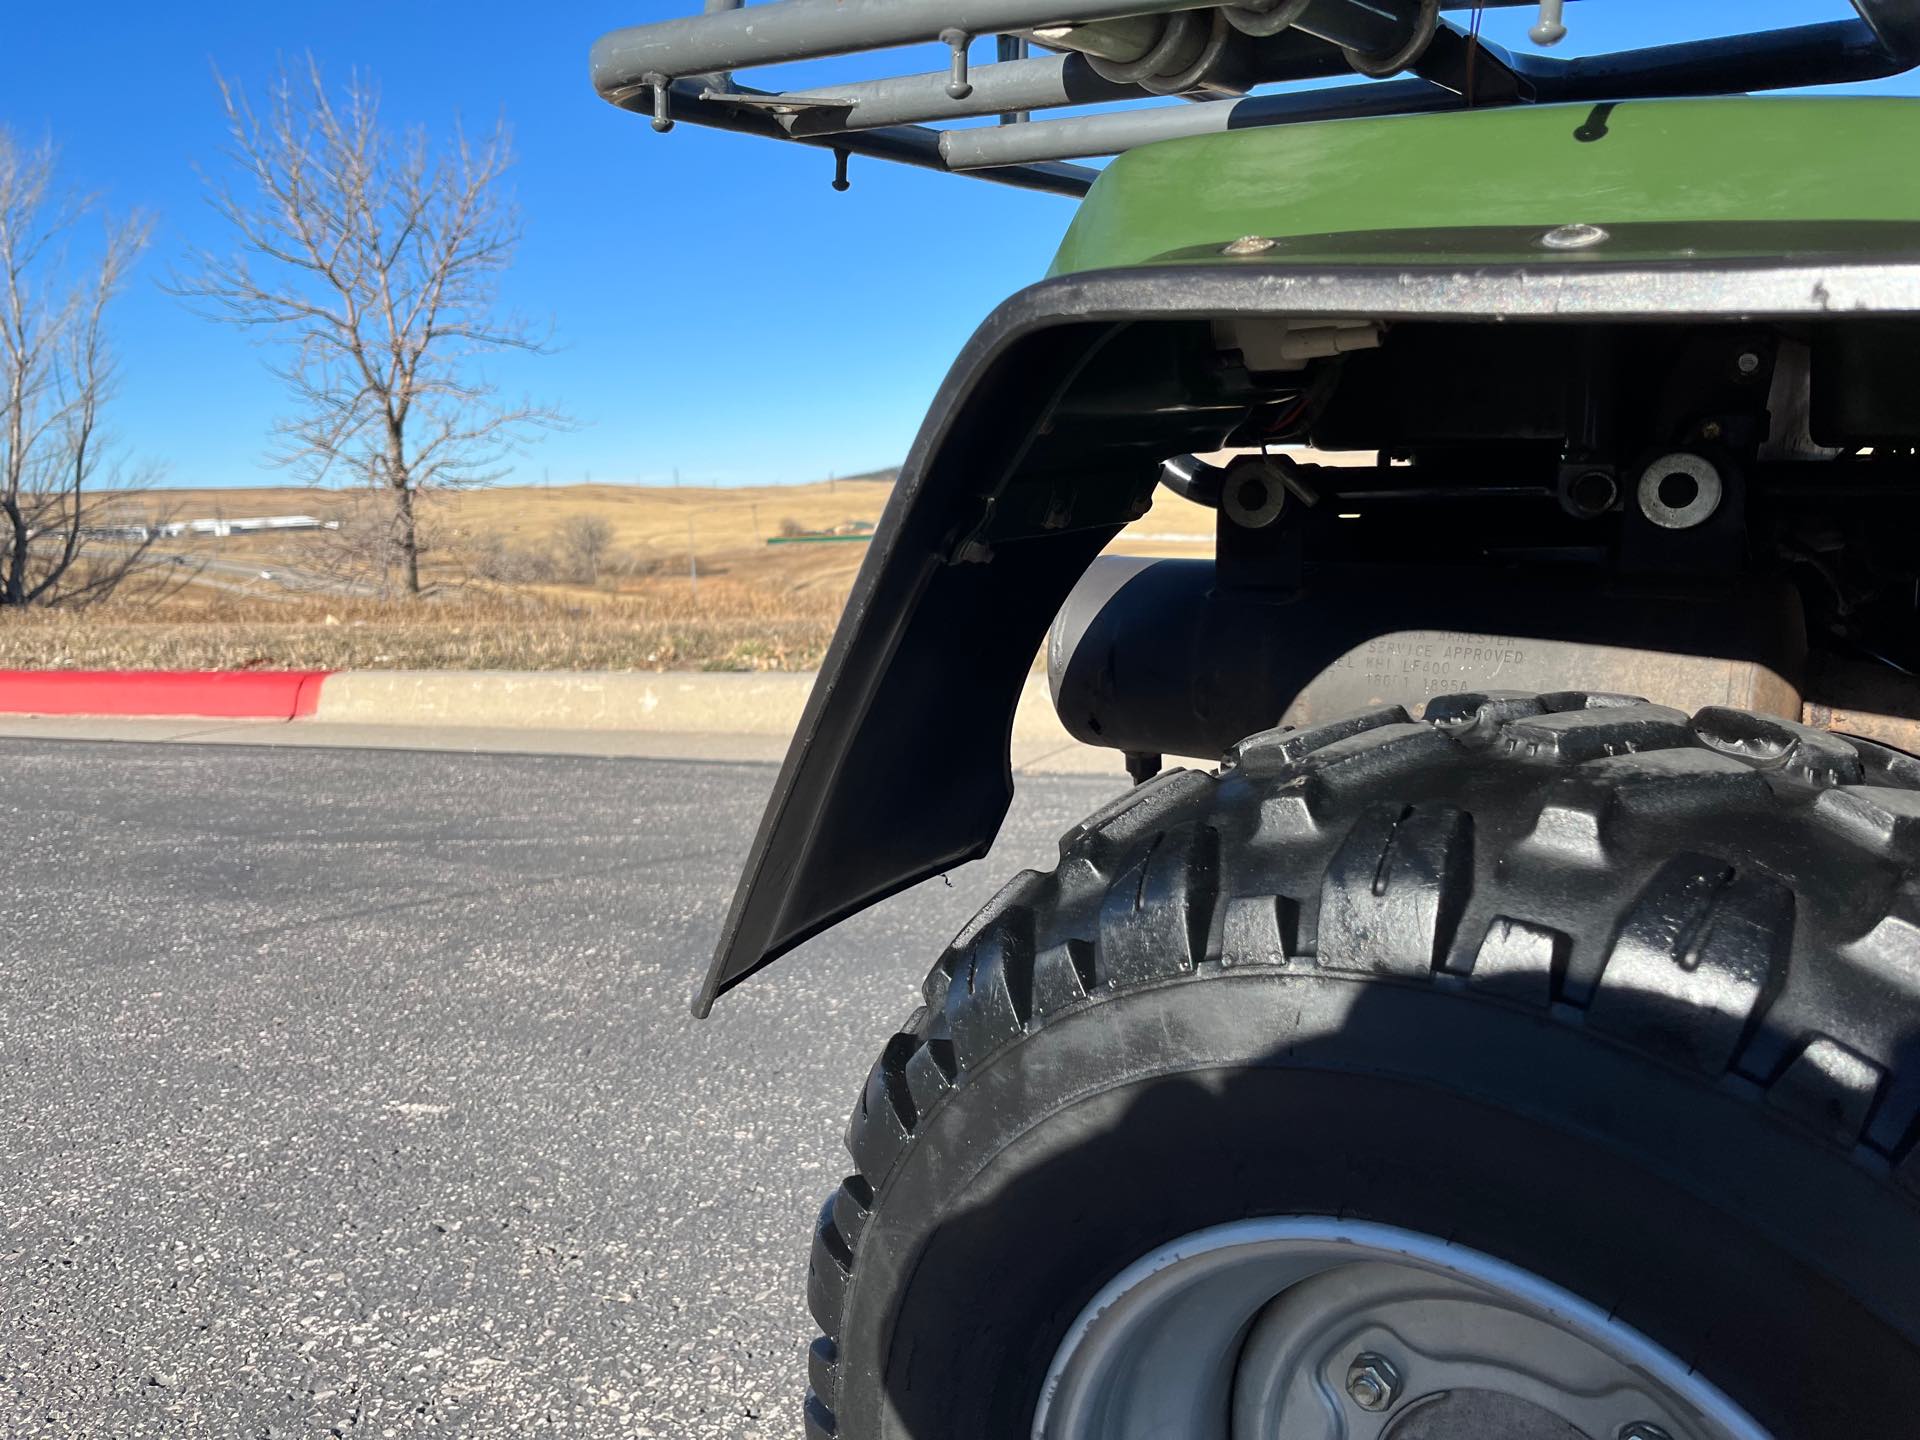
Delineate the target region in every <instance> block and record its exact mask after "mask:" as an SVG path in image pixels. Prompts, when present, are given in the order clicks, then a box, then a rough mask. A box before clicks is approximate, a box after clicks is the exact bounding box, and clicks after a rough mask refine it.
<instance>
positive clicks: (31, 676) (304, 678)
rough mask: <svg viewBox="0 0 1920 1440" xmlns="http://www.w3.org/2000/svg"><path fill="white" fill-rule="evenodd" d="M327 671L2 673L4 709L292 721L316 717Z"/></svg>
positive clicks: (20, 712) (12, 712)
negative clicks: (315, 713)
mask: <svg viewBox="0 0 1920 1440" xmlns="http://www.w3.org/2000/svg"><path fill="white" fill-rule="evenodd" d="M332 673H333V672H332V671H330V670H0V714H5V715H153V716H165V715H191V716H195V717H198V718H202V719H208V720H294V719H298V718H299V717H301V716H303V715H311V714H313V711H314V707H315V706H316V705H318V704H319V703H320V685H321V682H322V681H324V680H325V679H326V678H327V676H328V675H330V674H332Z"/></svg>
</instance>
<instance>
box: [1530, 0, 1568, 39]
mask: <svg viewBox="0 0 1920 1440" xmlns="http://www.w3.org/2000/svg"><path fill="white" fill-rule="evenodd" d="M1564 3H1565V0H1540V23H1539V24H1537V25H1535V26H1534V27H1533V28H1532V29H1531V30H1529V31H1527V38H1528V39H1529V40H1531V41H1533V43H1534V44H1536V45H1558V44H1559V43H1560V42H1561V41H1562V40H1564V39H1566V38H1567V25H1566V21H1564V20H1563V19H1561V18H1560V16H1561V6H1562V5H1563V4H1564Z"/></svg>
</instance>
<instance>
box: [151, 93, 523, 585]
mask: <svg viewBox="0 0 1920 1440" xmlns="http://www.w3.org/2000/svg"><path fill="white" fill-rule="evenodd" d="M217 78H218V81H219V87H220V98H221V103H222V105H223V106H224V107H225V110H226V117H227V129H228V133H229V135H230V137H231V143H230V145H229V147H228V150H227V158H228V159H229V160H230V161H231V162H232V165H233V167H234V169H235V171H236V172H237V177H236V178H235V179H233V180H231V181H210V182H209V187H208V188H209V195H210V198H211V201H212V204H213V206H214V208H215V210H217V211H218V212H219V213H220V214H221V215H222V216H223V217H225V219H226V220H227V222H228V223H229V224H230V225H231V226H232V228H233V231H234V234H235V237H236V240H237V242H238V243H237V248H236V249H235V250H234V251H233V252H232V253H231V254H228V255H224V256H222V255H215V254H212V253H209V252H205V251H200V252H196V253H195V255H194V257H193V261H194V273H193V275H192V276H191V277H189V278H186V279H176V281H175V283H174V286H173V288H174V290H175V291H176V293H179V294H182V295H185V296H187V297H189V298H191V299H193V300H195V301H197V302H198V303H199V305H200V307H201V308H202V310H203V312H204V313H206V314H208V315H210V316H212V317H213V318H215V319H218V320H223V321H227V322H230V323H232V324H236V325H240V326H244V327H248V328H250V329H254V330H258V331H261V332H263V333H265V334H267V335H268V336H270V337H271V338H273V339H275V340H278V341H280V342H282V343H283V344H284V346H285V349H286V353H287V358H286V360H285V362H284V363H282V364H277V365H276V366H275V367H274V373H275V374H276V375H277V376H278V377H279V378H280V379H281V380H282V381H284V382H285V384H286V386H287V389H288V391H289V393H290V394H291V395H292V397H293V401H294V406H295V413H294V414H293V415H292V416H291V417H290V418H288V419H286V420H283V421H282V422H281V423H280V426H279V430H280V434H281V437H282V439H283V442H284V447H283V450H282V452H281V453H280V455H279V456H278V458H279V459H280V460H281V461H282V462H283V463H287V464H291V465H294V466H296V467H297V468H300V469H302V470H304V471H305V472H306V474H307V476H308V478H309V479H313V480H316V481H317V480H322V479H325V478H327V477H329V476H331V475H335V474H345V475H347V476H349V477H351V478H352V479H353V480H355V481H358V482H359V483H361V484H363V485H366V486H368V487H370V488H371V489H372V490H374V491H375V492H376V493H378V494H380V495H382V496H384V497H385V500H386V502H387V504H388V506H389V507H390V515H391V521H390V523H389V524H387V525H384V526H380V525H375V526H369V527H365V528H366V529H367V531H368V533H370V534H372V535H375V536H377V537H378V539H377V540H376V541H375V542H374V543H376V544H377V545H379V546H380V547H382V548H381V554H380V563H381V564H382V566H383V567H384V568H386V569H388V570H390V571H391V572H393V573H395V574H396V575H397V576H398V584H399V587H400V588H402V589H404V590H405V591H407V592H408V593H410V594H415V595H417V594H419V593H420V556H421V552H422V548H423V547H422V543H421V533H422V532H421V526H420V522H419V505H420V502H421V500H422V498H423V497H425V496H427V495H429V494H431V493H432V492H433V491H434V490H435V489H439V488H443V487H451V486H460V485H475V484H483V483H485V482H487V481H489V480H493V479H496V478H498V476H499V474H500V473H501V472H500V466H501V463H502V462H503V461H504V460H505V458H506V457H507V456H508V455H509V454H511V453H512V451H513V450H514V449H515V448H516V447H517V445H518V444H519V443H520V442H521V441H523V440H524V439H525V438H526V437H527V435H528V433H529V431H530V430H532V429H534V428H537V427H540V426H550V425H555V424H559V423H561V419H560V417H559V416H558V415H557V414H555V413H554V412H553V411H550V410H546V409H542V408H540V407H537V406H533V405H529V404H511V403H506V402H504V401H503V400H502V399H501V397H500V395H499V391H498V389H497V387H496V386H495V385H494V384H492V383H491V382H490V381H489V380H488V379H487V378H486V377H485V375H484V374H483V373H482V372H481V370H480V368H479V363H478V362H479V361H480V360H481V359H482V357H485V356H487V355H492V354H498V353H499V352H502V351H514V350H517V351H535V352H537V351H539V350H541V349H543V348H544V346H543V342H542V337H541V336H539V335H537V334H536V333H534V332H533V331H532V330H531V329H530V328H529V327H528V326H526V325H525V324H524V323H523V322H521V321H519V320H516V319H513V318H511V317H508V316H504V315H501V314H499V313H498V312H497V306H498V298H499V284H500V278H501V276H502V274H503V273H504V272H505V271H506V269H507V266H508V265H509V263H510V262H511V260H512V258H513V251H514V247H515V245H516V244H517V243H518V241H519V238H520V226H519V219H518V216H517V213H516V212H515V210H514V208H513V206H512V204H511V202H510V200H509V199H508V198H507V197H506V195H505V192H504V188H503V186H502V184H501V181H502V177H503V176H504V175H505V173H506V171H507V169H508V167H509V165H510V164H511V163H512V152H511V148H510V145H509V143H508V136H507V133H506V131H505V129H504V127H498V126H497V127H496V128H495V129H494V131H493V133H492V134H491V135H490V136H488V137H487V138H486V139H485V140H484V141H482V142H479V143H474V142H472V141H470V140H469V139H468V138H467V137H466V135H465V134H464V133H462V132H461V131H460V130H458V129H457V128H456V129H455V131H454V134H453V137H452V139H451V141H450V142H449V143H447V144H445V145H440V146H436V145H434V144H431V143H430V142H429V140H428V138H427V136H426V135H425V133H424V132H422V131H417V130H416V131H413V132H410V133H408V134H407V135H405V136H404V137H402V138H400V139H399V140H396V139H395V138H394V137H393V136H392V135H390V134H389V133H388V132H387V131H386V130H384V129H383V128H382V127H381V124H380V103H379V95H378V93H377V92H376V90H375V89H374V88H373V87H372V86H371V85H370V84H368V83H367V82H366V81H365V80H363V79H361V78H360V77H358V76H355V77H353V78H350V79H349V81H348V82H347V85H346V86H345V88H344V89H343V90H342V91H341V92H340V94H339V95H338V97H335V96H334V95H332V94H330V93H329V91H328V89H327V87H326V85H325V83H324V82H323V79H322V77H321V74H320V71H319V68H318V66H317V65H316V64H315V63H314V61H313V59H312V57H311V56H309V57H308V58H307V61H306V64H305V66H304V67H303V68H302V69H301V70H300V71H299V72H298V74H293V73H288V72H284V71H283V72H282V74H281V76H280V78H279V80H278V81H277V82H276V83H275V85H274V87H273V90H272V93H271V95H270V97H269V103H268V105H267V107H266V109H265V111H264V113H256V112H255V111H254V109H253V107H252V106H251V104H250V103H249V102H248V100H247V97H246V95H245V94H244V93H243V92H242V91H241V90H240V88H239V87H238V86H237V85H234V84H231V83H229V82H228V81H227V80H226V79H225V78H223V77H217Z"/></svg>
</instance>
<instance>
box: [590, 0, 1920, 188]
mask: <svg viewBox="0 0 1920 1440" xmlns="http://www.w3.org/2000/svg"><path fill="white" fill-rule="evenodd" d="M1531 3H1535V0H1484V3H1483V4H1479V5H1471V4H1452V3H1445V0H1241V3H1235V4H1220V5H1204V4H1203V5H1196V4H1195V3H1194V0H769V3H762V4H755V5H746V4H743V3H741V0H707V8H706V12H705V13H704V14H701V15H692V16H687V17H684V18H681V19H675V20H663V21H659V22H657V23H654V24H649V25H635V26H631V27H629V28H627V29H624V30H616V31H614V32H612V33H611V34H608V35H605V36H603V37H602V38H601V39H600V40H599V41H598V43H596V44H595V45H594V47H593V57H592V71H593V83H594V87H595V88H596V89H597V90H598V91H599V93H600V95H601V96H602V97H603V98H604V99H606V100H608V101H610V102H611V103H613V104H614V105H617V106H619V107H621V108H622V109H625V110H634V111H638V112H641V113H643V114H647V115H650V116H651V117H652V119H653V126H654V128H655V129H656V130H663V131H664V130H669V129H671V128H672V127H673V125H674V123H675V122H676V121H680V120H685V121H688V122H690V123H692V124H696V125H708V126H713V127H716V128H718V129H722V130H737V131H743V132H745V133H748V134H753V135H764V136H768V137H770V138H773V139H776V140H788V141H793V142H796V143H798V144H802V145H813V146H817V147H820V148H823V149H827V150H830V151H832V152H833V153H834V155H835V157H836V170H835V177H834V185H835V188H836V189H845V188H846V186H847V158H848V157H849V156H850V155H862V156H871V157H873V158H876V159H881V160H893V161H898V162H901V163H904V164H908V165H918V166H923V167H925V168H928V169H933V170H946V171H951V172H954V173H958V174H966V175H974V176H977V177H979V178H981V179H986V180H995V181H999V182H1001V183H1003V184H1008V185H1017V186H1022V187H1025V188H1029V189H1035V190H1047V191H1055V192H1058V193H1061V194H1066V195H1082V194H1085V193H1086V190H1087V188H1088V187H1089V186H1090V185H1091V184H1092V183H1093V180H1094V178H1095V177H1096V176H1097V175H1098V173H1099V172H1098V171H1097V170H1096V169H1094V168H1092V167H1089V166H1086V165H1077V164H1073V163H1070V162H1072V161H1075V160H1082V159H1089V158H1093V157H1099V156H1109V155H1116V154H1119V153H1120V152H1122V151H1125V150H1130V149H1132V148H1134V147H1135V146H1138V145H1145V144H1149V143H1151V142H1153V141H1157V140H1167V139H1173V138H1176V137H1179V136H1185V135H1199V134H1208V133H1212V132H1216V131H1225V130H1238V129H1245V128H1248V127H1253V126H1262V125H1284V124H1290V123H1294V122H1297V121H1303V120H1329V119H1339V118H1345V117H1351V116H1361V115H1399V114H1415V113H1423V112H1431V111H1443V110H1459V109H1466V108H1470V107H1484V106H1496V105H1529V104H1549V103H1566V102H1590V103H1596V104H1597V103H1604V102H1607V101H1617V100H1634V99H1644V98H1649V97H1656V96H1680V95H1720V94H1732V93H1743V92H1751V91H1756V90H1775V89H1782V88H1787V87H1795V86H1805V85H1828V84H1839V83H1844V82H1857V81H1863V80H1873V79H1879V78H1881V77H1884V76H1888V75H1894V74H1898V73H1900V72H1902V71H1904V70H1907V69H1910V68H1912V67H1913V66H1914V65H1916V64H1920V0H1855V9H1856V10H1857V11H1858V18H1857V19H1850V20H1835V21H1828V22H1823V23H1819V24H1811V25H1801V26H1796V27H1792V28H1787V29H1776V30H1768V31H1761V32H1758V33H1753V34H1744V35H1728V36H1720V37H1716V38H1713V39H1708V40H1700V41H1694V42H1689V43H1686V44H1679V45H1664V46H1658V47H1655V48H1650V49H1641V50H1624V51H1618V52H1615V53H1611V54H1605V55H1591V56H1584V57H1581V58H1577V59H1560V58H1557V57H1550V56H1545V55H1540V54H1534V53H1520V52H1514V51H1509V50H1507V49H1505V48H1503V47H1501V46H1498V45H1493V44H1490V43H1488V42H1487V41H1486V40H1484V39H1482V38H1480V36H1479V33H1478V32H1479V26H1478V24H1477V23H1476V22H1477V19H1478V17H1477V15H1475V14H1473V13H1472V12H1475V11H1479V10H1482V9H1486V8H1493V7H1496V6H1514V5H1520V4H1531ZM1538 3H1539V9H1540V17H1539V20H1538V22H1537V23H1536V24H1535V25H1534V26H1533V28H1532V30H1531V31H1530V32H1529V33H1530V35H1531V37H1532V39H1533V40H1534V42H1535V43H1536V44H1540V45H1552V44H1554V43H1555V42H1557V41H1558V40H1559V39H1560V38H1561V37H1562V36H1563V35H1564V34H1565V33H1566V21H1567V19H1568V18H1569V17H1568V14H1567V12H1566V11H1564V10H1563V8H1562V0H1538ZM1585 3H1586V4H1595V3H1605V0H1585ZM1449 11H1450V12H1453V16H1454V17H1456V18H1449V16H1448V15H1447V14H1446V13H1444V12H1449ZM1574 23H1578V20H1577V17H1576V18H1575V22H1574ZM986 36H992V37H994V38H995V48H994V53H995V56H996V58H995V59H994V60H992V61H990V62H988V63H986V64H976V63H974V55H973V50H974V42H975V41H976V40H977V39H981V38H982V37H986ZM925 43H933V44H939V45H943V46H945V47H946V48H947V50H948V52H949V56H950V61H949V64H948V65H947V67H946V68H945V69H942V70H939V71H936V72H933V73H930V74H919V75H897V76H890V77H887V78H884V79H877V80H856V81H849V82H848V83H845V84H837V85H826V86H819V87H808V88H805V89H800V90H790V91H775V90H761V89H754V88H752V87H750V86H747V85H743V84H741V83H739V82H738V81H737V80H736V79H735V78H734V76H735V72H737V71H740V70H747V69H751V68H754V67H758V66H766V65H780V64H786V63H790V62H794V61H806V60H821V59H827V58H831V57H838V56H846V55H853V54H857V53H861V52H865V51H872V50H885V49H891V48H893V47H897V46H906V45H916V44H925ZM1353 74H1357V75H1359V76H1362V77H1365V78H1364V79H1363V81H1362V82H1361V83H1357V84H1350V85H1334V86H1329V87H1320V88H1311V89H1301V88H1295V89H1293V90H1267V91H1265V92H1264V93H1258V94H1256V93H1254V92H1255V91H1256V90H1259V89H1260V88H1261V87H1266V86H1275V85H1285V84H1286V83H1288V82H1299V81H1314V80H1325V79H1326V78H1328V77H1334V76H1340V75H1353ZM1396 76H1397V77H1401V78H1389V77H1396ZM1154 100H1159V101H1161V102H1163V103H1159V104H1145V105H1127V104H1125V103H1124V102H1134V101H1154ZM1189 101H1190V102H1202V103H1191V104H1189V103H1182V102H1189ZM1117 102H1118V103H1119V104H1120V108H1113V107H1114V106H1115V105H1116V103H1117ZM1090 106H1097V107H1101V108H1100V109H1099V110H1098V111H1096V112H1094V113H1087V112H1086V108H1085V107H1090ZM1076 110H1078V111H1080V113H1067V114H1063V115H1061V116H1060V117H1058V118H1052V119H1035V118H1033V116H1034V114H1035V112H1042V111H1065V112H1073V111H1076ZM993 117H997V118H998V121H999V123H998V124H997V125H995V124H980V123H974V124H968V123H964V122H970V121H972V122H978V121H984V120H987V119H989V118H993ZM953 122H962V123H959V124H955V123H953Z"/></svg>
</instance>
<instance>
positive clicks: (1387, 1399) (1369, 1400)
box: [1347, 1354, 1400, 1413]
mask: <svg viewBox="0 0 1920 1440" xmlns="http://www.w3.org/2000/svg"><path fill="white" fill-rule="evenodd" d="M1347 1398H1348V1399H1350V1400H1351V1401H1353V1403H1354V1404H1356V1405H1358V1406H1359V1407H1360V1408H1361V1409H1362V1410H1370V1411H1374V1412H1376V1413H1377V1412H1379V1411H1381V1410H1390V1409H1392V1408H1393V1402H1394V1401H1395V1400H1397V1399H1399V1398H1400V1372H1399V1371H1398V1370H1396V1369H1394V1368H1393V1362H1392V1361H1391V1360H1388V1359H1387V1358H1386V1357H1385V1356H1384V1355H1367V1354H1363V1355H1356V1356H1354V1357H1353V1363H1352V1364H1350V1365H1349V1366H1347Z"/></svg>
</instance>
